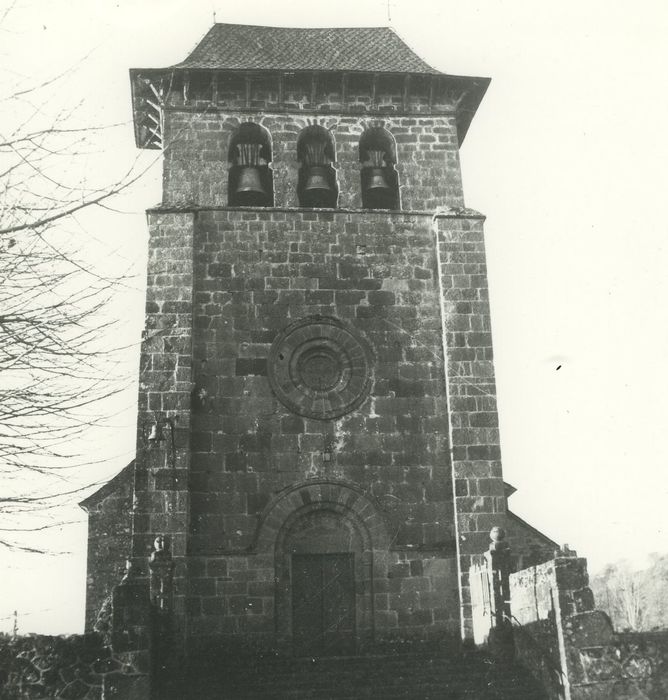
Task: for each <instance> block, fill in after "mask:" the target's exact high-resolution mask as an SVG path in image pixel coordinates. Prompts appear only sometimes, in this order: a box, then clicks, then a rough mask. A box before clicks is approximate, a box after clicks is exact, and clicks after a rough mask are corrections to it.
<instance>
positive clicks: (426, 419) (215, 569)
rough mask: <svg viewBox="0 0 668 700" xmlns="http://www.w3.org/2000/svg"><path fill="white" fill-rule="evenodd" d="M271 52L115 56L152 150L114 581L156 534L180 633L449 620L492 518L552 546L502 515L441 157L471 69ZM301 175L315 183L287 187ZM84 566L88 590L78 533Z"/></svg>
mask: <svg viewBox="0 0 668 700" xmlns="http://www.w3.org/2000/svg"><path fill="white" fill-rule="evenodd" d="M341 31H348V30H341ZM280 68H281V66H280V65H279V66H277V70H276V71H269V72H265V73H258V72H257V71H255V72H254V71H251V70H248V71H245V72H244V71H241V72H239V71H237V72H235V71H230V70H226V69H225V67H224V66H222V67H219V68H218V69H216V70H206V71H205V70H196V69H195V70H185V69H184V68H180V67H178V66H176V67H174V68H172V69H166V70H164V71H155V70H148V71H133V72H132V79H133V96H134V106H135V121H136V125H137V132H136V133H137V138H138V143H139V144H140V145H142V146H146V147H158V146H162V147H164V155H165V157H164V178H163V183H164V188H163V201H162V203H161V204H160V205H159V206H157V207H155V208H153V209H151V210H149V212H148V224H149V233H150V238H149V257H148V278H147V299H146V314H147V321H146V332H145V337H144V341H143V344H142V351H141V367H140V392H139V414H138V424H137V426H138V431H137V459H136V463H135V466H134V471H133V483H132V492H133V500H132V532H131V542H128V541H127V538H126V539H119V540H118V542H119V543H121V542H122V543H123V544H127V545H128V547H127V549H128V554H129V555H130V559H131V563H132V564H133V569H132V572H133V577H134V578H132V581H133V584H132V585H133V586H141V585H145V586H146V587H147V590H148V585H149V582H148V579H149V565H148V558H149V555H151V552H152V551H153V544H154V541H156V536H158V535H160V536H163V537H164V540H165V541H166V542H167V545H168V548H169V550H170V552H171V556H172V557H173V559H170V562H173V575H172V573H170V579H169V590H168V591H167V592H165V591H162V589H161V592H160V593H159V594H156V596H157V597H156V596H154V593H153V587H154V578H151V597H152V600H153V602H154V605H155V604H156V601H159V605H160V606H161V610H162V611H163V612H164V611H167V612H169V616H170V639H172V640H173V642H174V647H175V648H176V649H178V650H180V651H179V653H183V654H186V655H188V656H190V657H193V656H195V655H197V654H201V653H204V652H205V651H207V650H211V649H213V648H216V649H219V650H220V649H225V650H226V651H227V652H228V653H229V652H230V651H240V650H244V651H255V652H262V653H274V652H278V653H282V654H286V653H287V654H290V653H293V652H294V653H296V654H299V653H303V651H304V650H306V649H309V653H319V652H322V653H323V654H327V653H338V654H342V653H345V654H356V653H363V652H371V651H374V650H377V649H380V648H386V645H387V644H394V643H402V644H403V643H412V642H421V643H433V642H443V641H452V640H455V639H458V638H459V637H460V635H461V636H464V637H465V638H468V637H470V635H471V605H470V597H469V592H468V572H469V566H470V564H471V562H472V558H473V557H474V556H475V555H477V554H478V553H479V552H481V551H482V550H483V549H484V548H485V546H486V542H487V537H488V534H487V533H488V532H489V530H490V528H491V527H492V526H494V525H499V524H503V525H505V526H507V528H508V530H509V531H510V532H511V534H513V536H514V537H515V538H516V540H517V543H518V544H519V550H522V547H524V549H525V550H527V549H529V545H528V539H531V538H533V541H534V543H535V542H538V543H539V544H540V545H541V546H542V547H543V548H546V547H547V548H549V547H550V546H551V545H553V543H551V541H550V540H548V539H547V538H544V537H543V536H541V535H540V533H537V532H536V531H531V529H530V528H529V527H528V526H526V524H524V523H522V521H519V519H516V520H514V521H513V520H512V518H508V516H507V507H506V490H505V486H504V483H503V479H502V471H501V461H500V448H499V433H498V418H497V408H496V396H495V394H496V390H495V384H494V369H493V357H492V340H491V324H490V316H489V301H488V287H487V275H486V263H485V250H484V235H483V221H484V217H483V216H481V215H480V214H478V213H477V212H475V211H472V210H468V209H465V208H464V198H463V192H462V184H461V173H460V167H459V144H460V143H461V141H462V139H463V137H464V135H465V133H466V129H467V127H468V124H469V122H470V119H471V117H472V114H473V112H474V111H475V108H476V107H477V103H478V102H479V100H480V98H481V97H482V94H483V93H484V89H485V87H486V84H487V81H485V80H483V79H468V78H466V79H465V78H458V77H453V76H446V75H443V74H437V73H436V72H435V71H432V72H431V73H430V74H425V75H413V74H410V72H407V73H405V74H397V73H396V71H395V72H393V73H388V74H382V73H364V72H360V73H354V74H349V73H341V72H337V71H336V69H335V68H332V70H330V71H324V72H323V71H320V72H316V71H311V72H305V71H302V72H299V71H297V72H289V71H281V70H280ZM430 70H431V69H430ZM156 109H157V112H155V113H154V111H155V110H156ZM151 110H154V111H151ZM156 114H157V116H156ZM309 138H315V139H316V140H315V141H308V139H309ZM244 139H245V140H244ZM317 139H321V141H318V140H317ZM305 143H306V144H307V145H306V146H305V145H304V144H305ZM309 143H310V144H311V148H312V150H311V151H309V150H308V144H309ZM318 148H320V150H318ZM244 149H245V150H244ZM314 153H316V155H318V154H319V155H318V158H320V159H321V160H316V161H313V162H316V163H317V165H315V166H314V165H313V162H312V161H309V157H311V158H314V157H315V156H314V155H313V154H314ZM305 154H306V155H305ZM309 154H310V155H309ZM249 158H250V160H248V159H249ZM244 159H246V160H244ZM310 168H315V169H314V170H310ZM316 176H317V177H316ZM243 178H250V179H249V180H248V181H247V180H243ZM309 178H316V179H317V178H321V179H322V178H325V179H327V182H328V185H327V187H326V188H325V189H326V190H327V193H326V194H327V196H328V197H330V198H331V199H332V201H331V204H334V205H335V206H328V207H325V208H313V207H306V206H303V202H304V198H305V190H307V189H308V184H309V182H312V180H310V179H309ZM249 182H250V185H248V183H249ZM379 183H380V187H381V189H386V190H392V196H391V197H390V198H388V199H387V200H384V201H387V202H391V204H392V206H391V208H390V209H387V208H383V209H381V208H377V207H376V206H374V205H373V204H370V202H373V201H376V200H374V199H373V198H372V197H371V194H374V195H375V194H377V193H370V190H371V189H372V188H373V187H375V186H377V185H378V184H379ZM247 185H248V186H247ZM249 192H250V195H251V196H253V197H255V198H256V199H257V198H259V199H260V200H261V203H262V206H260V205H258V203H257V202H255V203H254V204H253V205H249V206H239V204H238V198H242V197H246V196H248V194H249ZM249 201H250V200H249ZM124 488H125V487H124ZM128 494H129V491H122V496H120V497H119V498H121V499H127V498H128ZM120 502H121V501H119V503H120ZM125 502H126V501H123V503H125ZM96 503H98V504H99V505H96V506H95V508H97V509H98V510H104V509H105V508H112V506H111V505H109V504H110V502H109V501H108V499H107V500H105V499H98V500H97V501H96ZM89 512H91V521H90V523H91V532H92V534H93V536H95V532H96V531H98V530H99V526H98V525H97V523H98V522H101V521H98V520H96V519H95V518H96V517H97V516H96V515H94V514H95V513H97V512H98V511H97V510H95V509H92V510H90V511H89ZM113 522H114V523H116V521H113ZM125 526H127V521H126V525H125ZM125 526H124V527H125ZM112 529H113V528H112ZM123 532H125V531H123ZM102 539H103V538H102ZM91 542H92V544H91V548H93V549H94V548H95V547H97V546H98V544H99V543H98V542H97V541H95V542H93V540H91ZM160 542H162V540H160ZM525 545H526V546H525ZM160 547H162V544H161V545H160ZM519 550H518V551H519ZM160 551H162V550H161V549H159V550H158V552H160ZM158 552H156V553H154V555H153V556H154V557H155V554H157V553H158ZM89 574H90V576H91V579H92V580H93V582H94V583H93V584H92V588H91V590H90V593H89V606H91V608H93V607H94V606H95V605H97V604H98V603H99V601H100V600H101V599H102V597H103V593H104V591H103V590H102V587H103V584H102V582H101V580H102V579H105V580H106V578H107V574H108V572H107V571H103V570H102V568H101V567H100V563H99V558H98V557H97V555H96V554H95V553H93V552H92V553H91V556H90V559H89ZM98 580H99V581H100V583H96V581H98ZM314 581H316V582H317V581H320V582H321V583H319V584H318V583H314ZM330 584H331V585H330ZM104 585H107V584H106V583H105V584H104ZM126 585H128V583H127V582H126ZM161 585H162V584H161ZM147 595H148V594H147ZM315 599H317V600H318V601H319V602H318V603H317V605H315V607H313V608H308V607H304V605H305V603H304V601H309V600H315ZM93 615H94V610H92V609H91V610H90V611H89V618H90V619H92V618H93ZM316 618H317V619H316ZM125 622H126V623H127V622H128V621H127V620H126V621H125ZM332 630H334V633H333V634H330V633H331V631H332ZM312 634H315V639H316V641H315V642H312V644H313V645H315V646H313V647H312V648H309V644H310V643H311V642H310V641H309V640H310V639H311V638H310V636H309V635H312ZM319 645H320V646H319ZM384 645H385V646H384ZM320 647H322V648H320ZM313 649H315V651H313Z"/></svg>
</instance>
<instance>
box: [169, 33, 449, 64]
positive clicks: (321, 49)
mask: <svg viewBox="0 0 668 700" xmlns="http://www.w3.org/2000/svg"><path fill="white" fill-rule="evenodd" d="M174 67H175V68H192V69H197V68H204V69H206V68H217V69H222V70H318V71H364V72H372V73H431V74H438V73H439V71H437V70H435V69H434V68H432V67H431V66H429V65H428V64H426V63H425V62H424V61H423V60H422V59H421V58H420V57H419V56H417V55H416V54H415V53H414V52H413V51H412V50H411V49H410V48H409V47H408V46H406V44H405V43H404V42H403V41H402V40H401V39H400V38H399V36H397V34H395V32H394V31H393V30H392V29H390V28H389V27H350V28H322V29H301V28H299V29H298V28H287V27H258V26H253V25H248V24H214V25H213V27H212V28H211V29H210V30H209V31H208V33H207V34H206V36H205V37H204V38H203V39H202V41H200V43H199V44H198V45H197V46H196V47H195V50H194V51H193V52H192V53H191V54H190V56H188V58H186V60H185V61H183V62H182V63H179V64H177V65H176V66H174Z"/></svg>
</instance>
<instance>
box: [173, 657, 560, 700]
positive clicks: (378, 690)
mask: <svg viewBox="0 0 668 700" xmlns="http://www.w3.org/2000/svg"><path fill="white" fill-rule="evenodd" d="M170 686H171V688H170V692H169V693H167V692H165V690H163V691H162V692H160V693H159V698H160V700H163V699H164V698H167V696H169V698H170V700H191V699H192V700H214V698H215V700H311V699H312V700H362V699H363V698H376V699H377V700H546V699H547V696H546V695H545V693H544V691H542V690H541V688H540V686H539V685H537V683H536V681H534V679H533V678H532V677H531V675H530V674H529V673H528V671H526V669H524V668H523V667H521V666H519V665H517V664H503V665H500V664H496V663H494V662H493V661H491V660H490V659H488V658H486V657H485V656H483V655H482V654H480V653H478V652H466V653H461V654H457V655H456V656H450V657H445V655H443V654H435V653H431V654H393V655H385V656H354V657H326V658H317V659H310V658H286V657H278V656H262V657H255V658H253V659H248V658H247V659H245V660H244V662H243V663H242V662H240V661H237V662H236V663H228V664H223V663H221V666H220V668H219V669H217V670H216V671H215V672H212V671H209V672H204V671H203V670H200V671H199V672H197V673H192V674H190V677H189V678H187V679H183V680H181V681H179V682H172V683H170Z"/></svg>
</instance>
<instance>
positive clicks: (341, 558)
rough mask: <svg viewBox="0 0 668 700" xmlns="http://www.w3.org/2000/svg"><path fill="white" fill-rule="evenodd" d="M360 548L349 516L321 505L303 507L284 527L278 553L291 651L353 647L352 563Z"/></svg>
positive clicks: (334, 651) (317, 652) (340, 651)
mask: <svg viewBox="0 0 668 700" xmlns="http://www.w3.org/2000/svg"><path fill="white" fill-rule="evenodd" d="M362 553H363V545H362V542H361V538H360V537H359V534H358V533H357V532H355V529H354V527H352V525H351V523H350V521H349V520H347V519H345V518H343V517H341V514H340V513H336V512H334V511H332V510H329V509H327V508H319V509H315V510H310V511H309V512H306V513H304V514H303V515H302V516H301V517H299V518H298V519H297V520H296V521H295V522H294V523H293V525H292V527H291V528H290V531H289V532H288V533H286V540H285V543H284V547H283V557H282V559H283V567H284V569H285V572H284V573H285V574H287V575H288V576H289V580H290V598H291V600H290V603H291V606H292V611H291V620H290V622H291V628H292V644H293V650H294V653H295V654H296V655H297V656H309V655H312V656H331V655H336V656H341V655H348V654H354V653H355V651H356V646H357V645H356V618H357V614H356V613H357V601H356V598H357V585H356V580H355V569H356V568H358V569H359V567H360V566H363V565H364V562H363V557H362ZM356 560H357V561H356ZM356 564H357V566H356Z"/></svg>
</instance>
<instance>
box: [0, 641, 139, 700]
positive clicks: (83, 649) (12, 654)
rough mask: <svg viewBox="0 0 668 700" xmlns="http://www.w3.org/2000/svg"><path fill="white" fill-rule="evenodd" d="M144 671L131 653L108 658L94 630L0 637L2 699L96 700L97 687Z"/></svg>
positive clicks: (100, 688) (98, 696) (98, 695)
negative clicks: (62, 635) (56, 634)
mask: <svg viewBox="0 0 668 700" xmlns="http://www.w3.org/2000/svg"><path fill="white" fill-rule="evenodd" d="M145 673H146V669H143V668H138V667H137V666H136V665H135V659H133V657H132V656H130V655H123V656H122V658H121V657H120V656H114V655H113V654H112V652H111V650H110V648H109V647H108V646H106V645H105V643H104V641H103V639H102V637H101V636H100V635H98V634H87V635H83V636H80V635H73V636H67V637H50V636H44V635H29V636H21V637H17V638H16V639H12V638H10V637H9V636H7V635H2V636H0V698H2V700H14V699H16V700H18V699H19V698H20V699H21V700H23V699H28V698H67V699H68V700H100V699H101V698H102V697H104V696H103V687H110V686H111V685H113V686H114V687H117V688H118V687H120V685H119V684H120V683H123V682H125V685H127V682H128V680H131V679H133V678H146V676H145ZM143 687H144V688H145V689H146V690H147V688H148V686H147V685H144V686H143ZM107 697H112V696H107ZM116 697H119V698H123V697H126V696H123V695H117V696H116ZM128 697H129V696H128ZM135 697H137V698H139V697H140V696H139V695H137V696H135ZM145 697H148V695H146V696H145Z"/></svg>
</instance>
